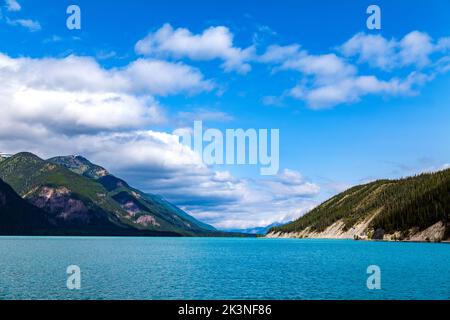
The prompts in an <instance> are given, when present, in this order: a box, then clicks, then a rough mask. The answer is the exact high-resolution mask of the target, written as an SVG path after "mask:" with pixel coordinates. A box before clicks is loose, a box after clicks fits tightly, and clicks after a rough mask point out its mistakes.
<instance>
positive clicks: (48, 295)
mask: <svg viewBox="0 0 450 320" xmlns="http://www.w3.org/2000/svg"><path fill="white" fill-rule="evenodd" d="M69 265H78V266H79V267H80V268H81V289H80V290H79V291H77V290H75V291H71V290H68V289H67V286H66V280H67V277H68V275H67V273H66V268H67V266H69ZM369 265H377V266H379V267H380V269H381V289H380V290H369V289H368V288H367V285H366V281H367V278H368V276H369V275H368V274H367V273H366V271H367V267H368V266H369ZM0 299H450V245H449V244H429V243H388V242H362V241H351V240H295V239H239V238H57V237H1V238H0Z"/></svg>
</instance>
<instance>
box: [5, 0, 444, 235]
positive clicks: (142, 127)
mask: <svg viewBox="0 0 450 320" xmlns="http://www.w3.org/2000/svg"><path fill="white" fill-rule="evenodd" d="M342 2H343V3H342ZM373 3H375V4H377V5H378V6H380V8H381V10H382V15H381V19H382V28H381V30H368V29H367V28H366V19H367V17H368V15H367V14H366V8H367V7H368V6H369V5H370V4H373ZM71 4H76V5H78V6H79V7H80V8H81V19H82V28H81V30H68V29H67V28H66V19H67V17H68V15H67V14H66V13H65V12H66V8H67V7H68V6H69V5H71ZM0 17H1V19H0V41H1V45H0V53H1V54H2V56H1V59H0V70H1V72H0V76H1V77H2V82H3V83H5V81H7V82H8V81H9V82H10V85H9V83H8V85H7V86H6V88H3V91H0V99H2V101H6V102H5V103H3V104H2V106H1V107H0V108H3V109H4V110H3V114H4V117H5V119H6V120H7V121H5V122H7V123H9V124H5V122H4V124H3V127H2V126H0V151H3V152H17V151H21V150H29V151H34V152H36V153H37V154H39V155H41V156H43V157H47V156H53V155H57V154H74V153H82V154H83V155H86V156H87V157H88V158H90V159H92V160H93V161H96V162H98V163H99V164H102V165H104V166H105V167H107V168H108V169H110V170H111V171H112V172H113V173H115V174H118V175H120V176H122V177H123V178H125V179H127V180H129V181H130V183H131V184H133V185H135V186H137V187H140V188H142V189H144V190H147V191H149V192H157V193H161V194H162V195H164V196H166V197H167V198H168V199H169V200H171V201H173V202H175V203H176V204H178V205H180V206H181V207H182V208H183V209H185V210H187V211H188V212H190V213H191V214H193V215H195V216H196V217H198V218H200V219H202V220H204V221H206V222H209V223H212V224H214V225H215V226H217V227H220V228H239V227H252V226H262V225H265V224H270V223H272V222H277V221H288V220H290V219H293V218H295V217H297V216H299V215H300V214H303V213H304V212H305V211H307V210H308V209H310V208H311V207H312V206H314V205H316V204H317V203H319V202H320V201H322V200H324V199H326V198H328V197H329V196H331V195H333V194H335V193H337V192H339V191H342V190H343V189H345V188H346V187H348V186H351V185H354V184H358V183H363V182H366V181H371V180H374V179H377V178H396V177H401V176H405V175H410V174H415V173H418V172H422V171H428V170H438V169H440V168H444V167H447V166H448V164H449V163H450V148H449V145H448V144H449V142H448V137H449V126H448V119H449V118H450V111H449V105H450V92H449V90H448V87H449V80H450V72H448V71H450V68H449V66H450V64H449V60H450V40H449V39H450V38H449V37H450V22H449V21H450V3H449V2H448V1H440V0H434V1H427V2H424V1H376V2H373V1H356V0H355V1H345V2H344V1H299V0H297V1H249V0H247V1H236V0H233V1H223V2H221V3H219V2H218V1H189V2H187V1H164V2H162V1H160V2H158V3H156V2H155V1H138V0H134V1H103V0H101V1H99V0H97V1H39V2H37V1H30V0H22V1H21V0H17V1H9V2H6V1H3V3H2V6H1V15H0ZM208 30H209V31H208ZM208 32H209V33H208ZM202 36H203V37H202ZM207 36H209V38H208V37H207ZM180 43H181V44H180ZM2 68H3V69H2ZM9 79H12V80H9ZM2 95H3V97H1V96H2ZM111 97H113V98H114V99H117V101H121V102H120V103H117V104H111V105H110V101H111ZM80 101H81V102H80ZM108 108H112V110H113V112H109V111H108V110H111V109H108ZM194 120H203V121H204V125H205V126H208V127H214V128H219V129H221V130H225V129H227V128H246V129H247V128H256V129H258V128H277V129H280V168H281V170H280V173H279V174H278V175H277V176H275V177H261V176H260V175H259V170H258V168H257V167H251V166H231V167H230V166H219V167H213V168H211V167H207V168H205V167H204V166H202V165H201V164H199V163H197V162H196V161H197V160H198V159H195V155H193V154H191V153H189V151H186V150H184V149H183V148H181V147H180V146H178V145H176V144H175V145H174V142H173V141H172V140H171V139H172V136H171V135H170V133H171V132H172V131H173V130H174V129H177V128H180V127H189V126H192V125H193V121H194ZM149 132H150V133H149ZM164 134H165V135H164ZM43 141H45V143H44V142H43Z"/></svg>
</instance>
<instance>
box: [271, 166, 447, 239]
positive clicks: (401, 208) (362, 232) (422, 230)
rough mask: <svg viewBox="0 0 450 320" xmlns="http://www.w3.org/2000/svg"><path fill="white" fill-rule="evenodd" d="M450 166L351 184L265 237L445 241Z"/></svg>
mask: <svg viewBox="0 0 450 320" xmlns="http://www.w3.org/2000/svg"><path fill="white" fill-rule="evenodd" d="M449 216H450V170H444V171H440V172H435V173H428V174H422V175H419V176H414V177H410V178H406V179H400V180H380V181H375V182H372V183H369V184H365V185H360V186H356V187H353V188H351V189H349V190H347V191H345V192H343V193H341V194H339V195H337V196H335V197H333V198H331V199H330V200H328V201H326V202H324V203H323V204H321V205H320V206H318V207H317V208H315V209H313V210H312V211H310V212H309V213H307V214H306V215H304V216H303V217H301V218H299V219H298V220H296V221H294V222H292V223H289V224H286V225H284V226H280V227H275V228H272V229H271V230H270V231H269V233H268V234H267V237H295V238H354V239H383V240H411V241H442V240H447V239H449V238H450V225H449Z"/></svg>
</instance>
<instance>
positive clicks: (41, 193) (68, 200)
mask: <svg viewBox="0 0 450 320" xmlns="http://www.w3.org/2000/svg"><path fill="white" fill-rule="evenodd" d="M28 200H29V201H30V202H31V203H32V204H33V205H35V206H36V207H38V208H41V209H43V210H45V211H47V212H49V213H50V214H53V215H55V218H56V219H57V220H62V221H64V222H76V223H83V224H84V223H89V222H90V215H89V209H88V208H87V207H86V205H85V204H84V203H83V202H82V201H81V200H78V199H75V198H73V197H72V194H71V192H70V190H69V189H67V188H65V187H59V188H50V187H42V188H41V189H40V190H37V192H35V193H34V195H31V196H30V197H29V199H28Z"/></svg>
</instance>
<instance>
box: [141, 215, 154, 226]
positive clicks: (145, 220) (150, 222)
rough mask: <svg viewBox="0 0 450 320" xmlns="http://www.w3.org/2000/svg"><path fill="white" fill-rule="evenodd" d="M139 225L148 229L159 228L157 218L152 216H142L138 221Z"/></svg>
mask: <svg viewBox="0 0 450 320" xmlns="http://www.w3.org/2000/svg"><path fill="white" fill-rule="evenodd" d="M136 223H137V224H140V225H142V226H145V227H148V226H157V227H159V223H157V222H156V220H155V217H153V216H150V215H145V216H140V217H139V218H138V219H137V220H136Z"/></svg>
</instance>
